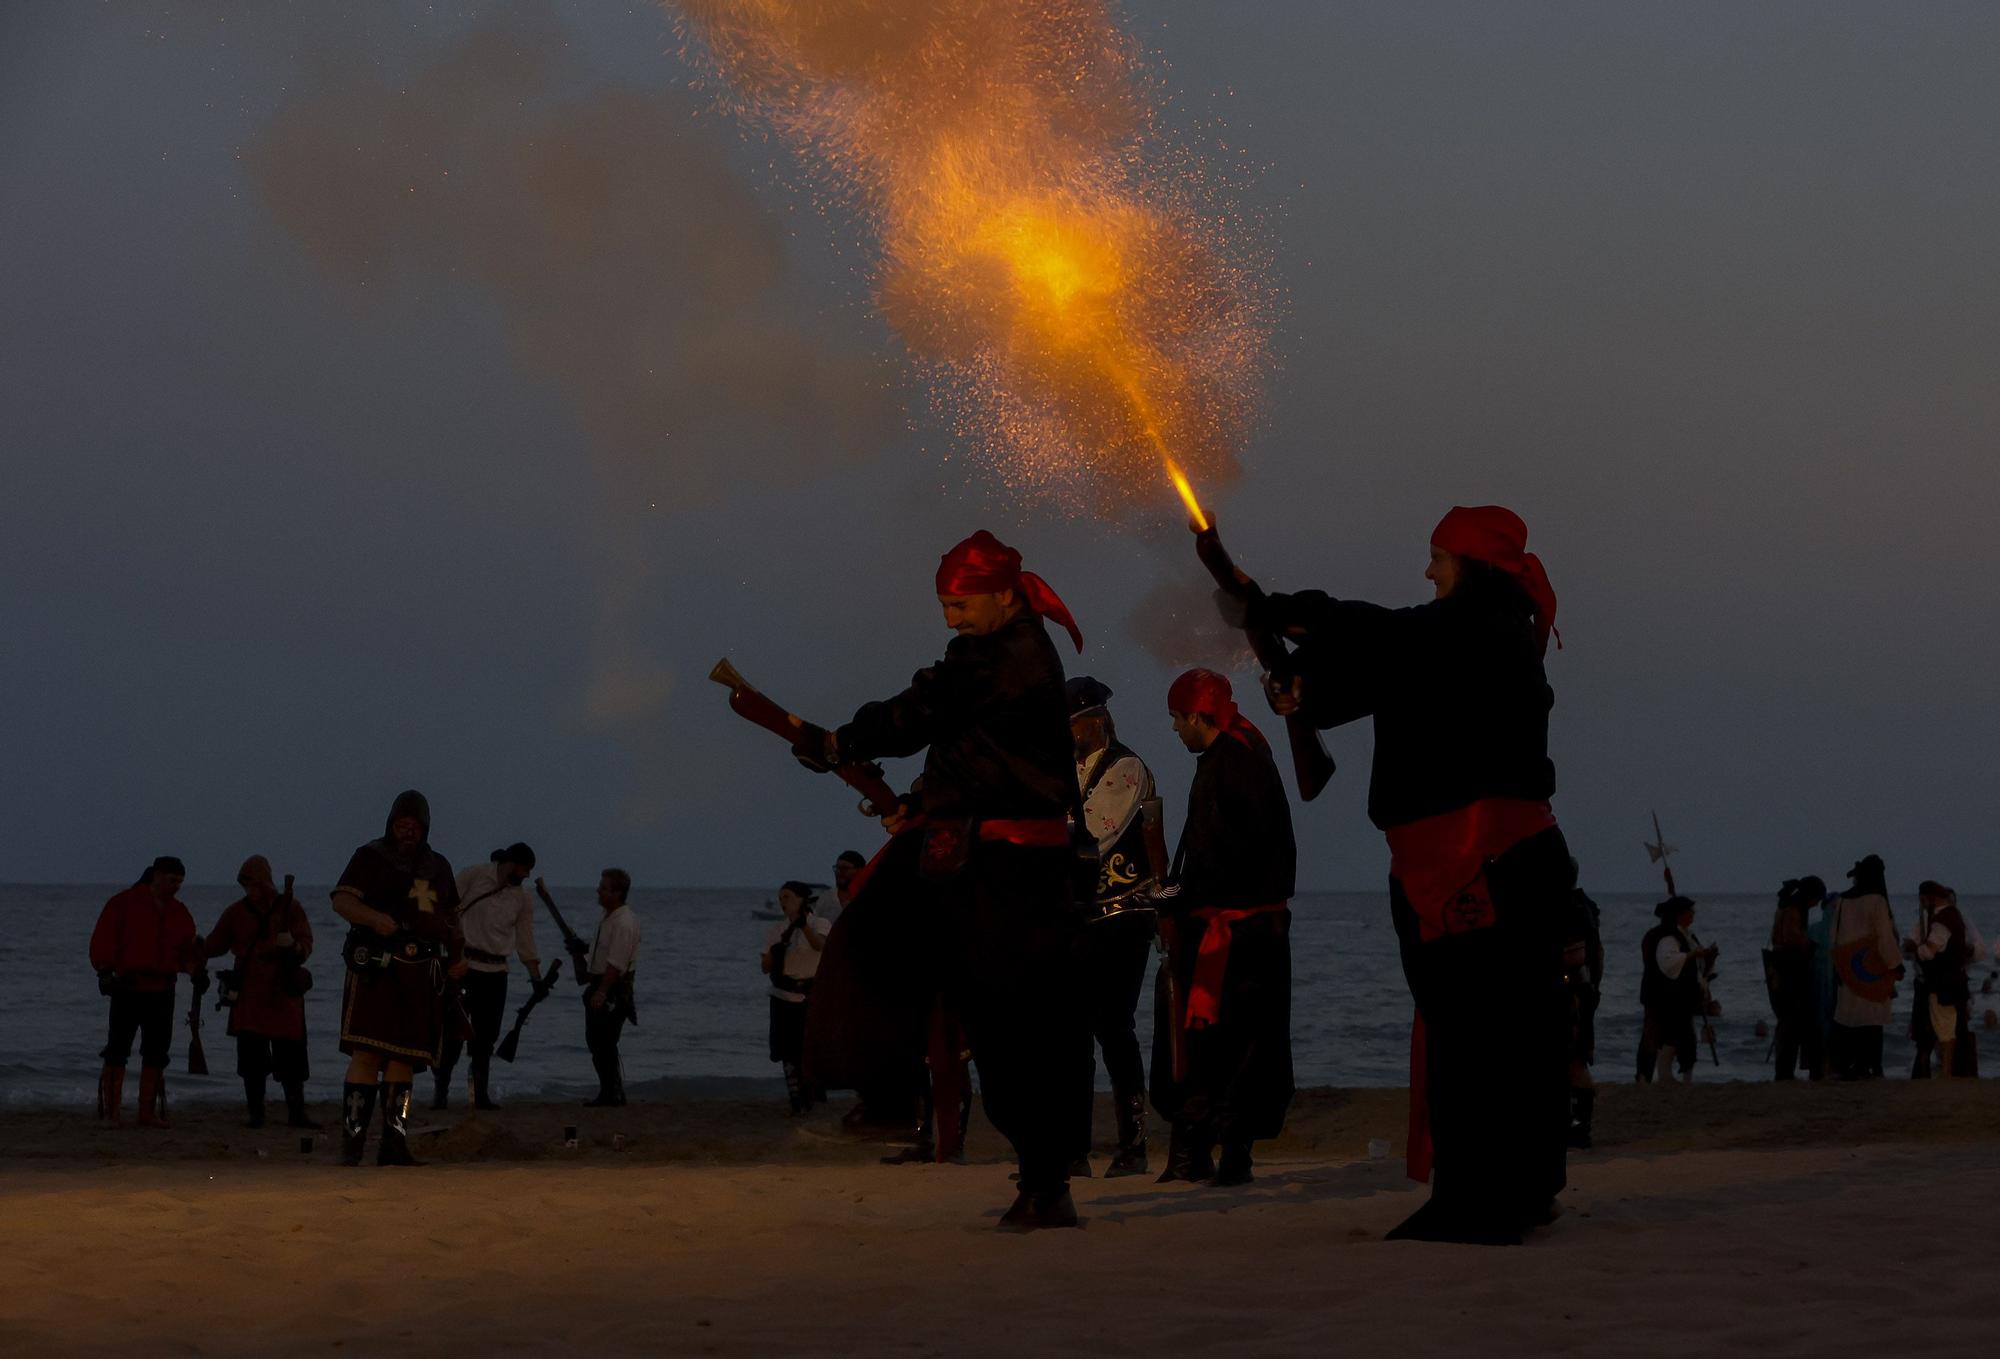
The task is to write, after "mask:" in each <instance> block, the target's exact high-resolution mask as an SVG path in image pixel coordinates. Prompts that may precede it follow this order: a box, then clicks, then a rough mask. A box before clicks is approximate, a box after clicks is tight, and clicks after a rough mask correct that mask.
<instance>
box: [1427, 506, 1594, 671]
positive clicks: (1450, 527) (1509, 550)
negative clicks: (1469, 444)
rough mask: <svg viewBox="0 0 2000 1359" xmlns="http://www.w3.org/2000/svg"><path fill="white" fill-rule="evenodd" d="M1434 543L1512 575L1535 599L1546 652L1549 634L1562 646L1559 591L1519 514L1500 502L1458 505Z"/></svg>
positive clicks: (1434, 534)
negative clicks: (1530, 544) (1558, 621)
mask: <svg viewBox="0 0 2000 1359" xmlns="http://www.w3.org/2000/svg"><path fill="white" fill-rule="evenodd" d="M1431 546H1432V547H1441V548H1443V549H1444V550H1445V551H1446V552H1449V553H1451V554H1452V555H1453V556H1454V557H1469V558H1471V559H1472V560H1473V561H1476V562H1485V563H1486V564H1487V565H1488V566H1491V567H1494V568H1495V569H1497V570H1500V571H1504V572H1506V573H1507V574H1508V575H1510V576H1512V577H1513V578H1514V580H1515V582H1516V583H1517V584H1519V585H1520V587H1521V590H1522V593H1524V594H1526V595H1527V596H1528V598H1529V599H1530V600H1531V601H1533V603H1534V606H1535V636H1536V637H1537V638H1538V639H1539V640H1540V641H1541V644H1542V650H1543V651H1547V650H1548V649H1549V634H1550V633H1555V639H1556V650H1558V651H1560V650H1562V634H1561V633H1560V632H1556V592H1555V590H1554V588H1553V587H1551V586H1550V585H1549V573H1548V572H1546V571H1544V570H1543V569H1542V559H1541V558H1540V557H1537V556H1536V555H1535V554H1534V553H1532V552H1530V551H1528V526H1527V524H1525V523H1523V522H1522V520H1521V516H1520V515H1518V514H1516V513H1514V512H1513V511H1512V510H1510V509H1507V508H1505V507H1503V506H1500V505H1470V506H1468V505H1454V506H1452V507H1451V510H1450V512H1449V513H1447V514H1446V515H1445V517H1444V518H1442V519H1440V520H1438V526H1437V528H1436V529H1435V530H1433V531H1432V533H1431Z"/></svg>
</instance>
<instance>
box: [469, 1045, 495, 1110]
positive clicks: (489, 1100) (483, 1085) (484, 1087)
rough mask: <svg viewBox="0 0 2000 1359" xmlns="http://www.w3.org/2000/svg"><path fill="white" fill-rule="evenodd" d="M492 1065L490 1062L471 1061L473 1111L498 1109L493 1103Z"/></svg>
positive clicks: (474, 1059)
mask: <svg viewBox="0 0 2000 1359" xmlns="http://www.w3.org/2000/svg"><path fill="white" fill-rule="evenodd" d="M492 1084H493V1063H492V1062H491V1061H490V1060H486V1059H482V1058H479V1057H474V1058H473V1059H472V1107H473V1108H475V1109H498V1108H499V1107H500V1106H499V1105H497V1104H495V1103H494V1102H493V1090H492Z"/></svg>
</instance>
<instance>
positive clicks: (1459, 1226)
mask: <svg viewBox="0 0 2000 1359" xmlns="http://www.w3.org/2000/svg"><path fill="white" fill-rule="evenodd" d="M1527 541H1528V530H1527V526H1526V525H1525V524H1524V523H1523V522H1522V521H1521V518H1520V516H1519V515H1517V514H1515V513H1513V512H1512V511H1511V510H1507V509H1503V508H1501V507H1500V506H1497V505H1483V506H1477V507H1470V508H1468V507H1465V506H1460V507H1457V508H1454V509H1453V510H1452V511H1451V512H1450V513H1449V514H1447V515H1445V516H1444V518H1443V519H1442V520H1440V521H1439V523H1438V525H1437V528H1436V530H1435V531H1434V532H1433V533H1432V535H1431V563H1430V566H1429V567H1428V568H1427V569H1426V570H1425V572H1424V574H1425V577H1426V578H1427V579H1429V580H1430V581H1431V582H1432V583H1433V585H1434V586H1435V587H1436V598H1435V599H1433V600H1431V601H1430V602H1428V603H1425V604H1420V605H1417V606H1416V607H1414V608H1405V609H1388V608H1383V607H1382V606H1380V605H1376V604H1369V603H1363V602H1361V601H1358V600H1344V599H1334V598H1331V597H1329V596H1327V595H1325V594H1323V593H1321V592H1319V591H1305V592H1302V593H1298V594H1272V595H1268V596H1265V597H1263V598H1261V599H1258V600H1254V601H1252V603H1251V604H1250V606H1249V610H1248V612H1249V617H1248V618H1247V619H1246V620H1245V621H1246V622H1247V623H1249V624H1250V625H1251V626H1254V627H1258V628H1266V629H1269V630H1271V631H1273V632H1276V633H1279V634H1281V635H1283V636H1285V637H1287V638H1288V639H1290V640H1293V641H1295V642H1296V643H1297V648H1298V649H1297V651H1296V653H1295V655H1294V662H1295V664H1294V672H1293V674H1292V675H1291V676H1289V677H1278V678H1279V679H1285V680H1289V683H1275V684H1274V685H1273V687H1272V688H1271V689H1270V690H1269V692H1270V695H1271V699H1272V706H1273V708H1274V710H1276V711H1278V712H1279V713H1280V714H1281V715H1290V714H1292V713H1300V714H1303V715H1304V716H1305V717H1306V718H1307V719H1308V720H1309V721H1311V722H1312V723H1313V725H1314V726H1317V727H1321V728H1326V727H1338V726H1342V725H1344V724H1346V723H1349V722H1356V721H1360V720H1362V719H1364V718H1366V719H1368V720H1370V721H1371V722H1372V723H1373V724H1374V730H1375V759H1374V769H1373V772H1372V773H1371V775H1370V778H1369V784H1368V815H1369V819H1370V820H1372V821H1373V822H1374V823H1375V824H1376V825H1377V826H1378V827H1380V828H1381V829H1382V831H1383V832H1384V834H1385V835H1386V836H1387V838H1388V841H1389V851H1390V875H1391V885H1390V914H1391V918H1392V919H1393V920H1394V922H1395V925H1396V932H1397V937H1398V939H1399V941H1400V943H1401V946H1402V957H1403V971H1404V975H1405V977H1406V978H1407V979H1408V981H1409V984H1410V994H1411V998H1412V1000H1413V1001H1414V1002H1415V1005H1416V1010H1417V1022H1416V1025H1415V1028H1414V1032H1413V1034H1412V1044H1411V1047H1412V1053H1411V1067H1412V1070H1411V1103H1412V1108H1411V1136H1410V1143H1409V1153H1410V1154H1409V1168H1410V1173H1411V1175H1412V1176H1413V1177H1414V1178H1418V1179H1429V1180H1431V1184H1432V1192H1431V1199H1430V1201H1429V1203H1427V1204H1426V1205H1425V1206H1424V1207H1423V1208H1422V1209H1420V1210H1419V1211H1418V1212H1417V1213H1416V1214H1415V1215H1413V1216H1412V1217H1411V1218H1410V1219H1409V1220H1408V1221H1406V1222H1404V1223H1403V1224H1402V1225H1400V1226H1399V1227H1397V1228H1396V1230H1395V1231H1394V1232H1393V1233H1391V1235H1393V1236H1397V1237H1406V1238H1416V1239H1423V1240H1443V1241H1470V1242H1489V1243H1500V1242H1510V1241H1518V1240H1519V1239H1520V1238H1521V1234H1522V1232H1523V1231H1525V1230H1526V1229H1528V1228H1529V1227H1532V1226H1534V1225H1536V1224H1538V1223H1540V1222H1543V1221H1546V1220H1547V1219H1548V1216H1549V1214H1550V1212H1551V1210H1552V1206H1553V1203H1554V1198H1555V1195H1556V1194H1557V1193H1558V1192H1559V1191H1560V1190H1561V1189H1562V1187H1563V1185H1564V1183H1565V1178H1566V1171H1565V1163H1564V1158H1565V1156H1566V1151H1567V1149H1566V1143H1567V1141H1568V1138H1569V1124H1570V1115H1569V1106H1570V1100H1569V1037H1570V1020H1571V1014H1572V1006H1571V1003H1570V997H1569V993H1568V991H1567V989H1566V988H1565V986H1564V982H1563V977H1564V970H1563V965H1562V955H1563V950H1564V948H1565V947H1566V946H1567V944H1568V943H1570V942H1571V940H1572V939H1573V938H1574V932H1573V930H1572V929H1570V927H1569V920H1570V918H1571V906H1570V903H1571V893H1572V891H1573V890H1574V887H1575V882H1576V877H1575V869H1574V867H1573V866H1572V861H1571V859H1570V854H1569V847H1568V845H1567V844H1565V843H1564V841H1563V836H1562V832H1561V830H1560V829H1558V828H1557V826H1556V820H1555V815H1554V813H1553V811H1552V810H1551V808H1550V805H1549V799H1550V797H1551V796H1552V795H1553V793H1554V791H1555V766H1554V764H1553V763H1552V762H1551V761H1550V759H1549V753H1548V726H1549V711H1550V709H1551V707H1552V706H1553V705H1554V702H1555V696H1554V694H1553V693H1552V692H1551V690H1550V688H1549V682H1548V677H1547V675H1546V673H1545V672H1544V670H1543V658H1544V654H1545V653H1546V651H1547V649H1548V643H1549V641H1550V640H1551V639H1552V638H1554V639H1556V640H1557V641H1558V643H1560V638H1559V637H1558V636H1557V634H1556V632H1555V615H1556V596H1555V591H1554V590H1553V589H1552V588H1551V587H1550V585H1549V578H1548V573H1547V572H1546V571H1545V570H1544V569H1543V568H1542V563H1541V560H1540V559H1539V558H1538V557H1536V556H1535V555H1534V554H1533V553H1531V552H1529V551H1528V550H1527ZM1496 1050H1504V1051H1505V1052H1506V1054H1507V1060H1505V1061H1500V1060H1496Z"/></svg>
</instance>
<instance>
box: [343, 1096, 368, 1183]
mask: <svg viewBox="0 0 2000 1359" xmlns="http://www.w3.org/2000/svg"><path fill="white" fill-rule="evenodd" d="M375 1089H376V1087H375V1082H373V1081H370V1082H368V1083H367V1084H366V1085H360V1084H357V1083H355V1082H354V1081H348V1082H347V1083H346V1084H344V1085H342V1086H341V1087H340V1163H341V1164H342V1165H344V1166H358V1165H360V1164H361V1153H362V1151H363V1150H364V1149H365V1148H366V1147H367V1145H368V1120H369V1119H371V1118H373V1117H374V1116H375Z"/></svg>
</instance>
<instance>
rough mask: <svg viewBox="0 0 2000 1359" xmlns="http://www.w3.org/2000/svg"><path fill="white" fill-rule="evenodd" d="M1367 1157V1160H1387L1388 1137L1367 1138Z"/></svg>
mask: <svg viewBox="0 0 2000 1359" xmlns="http://www.w3.org/2000/svg"><path fill="white" fill-rule="evenodd" d="M1368 1159H1369V1160H1371V1161H1386V1160H1388V1159H1389V1139H1388V1138H1386V1137H1371V1138H1369V1139H1368Z"/></svg>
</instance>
